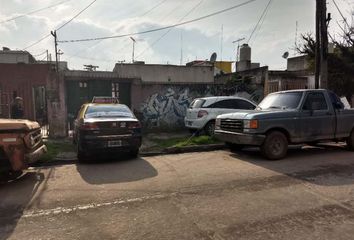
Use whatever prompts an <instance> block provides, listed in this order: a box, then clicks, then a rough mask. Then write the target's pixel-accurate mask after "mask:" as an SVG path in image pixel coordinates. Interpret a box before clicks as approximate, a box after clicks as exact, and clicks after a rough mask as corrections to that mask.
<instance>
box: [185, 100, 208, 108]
mask: <svg viewBox="0 0 354 240" xmlns="http://www.w3.org/2000/svg"><path fill="white" fill-rule="evenodd" d="M204 103H205V100H204V99H195V100H194V101H193V102H192V103H191V104H190V105H189V108H201V107H202V106H203V104H204Z"/></svg>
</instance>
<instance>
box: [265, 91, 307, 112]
mask: <svg viewBox="0 0 354 240" xmlns="http://www.w3.org/2000/svg"><path fill="white" fill-rule="evenodd" d="M301 98H302V92H285V93H273V94H269V95H268V96H267V97H266V98H264V99H263V101H262V102H261V103H260V104H259V105H258V106H259V107H260V109H272V108H279V109H282V108H284V109H286V108H289V109H295V108H297V107H298V106H299V104H300V100H301Z"/></svg>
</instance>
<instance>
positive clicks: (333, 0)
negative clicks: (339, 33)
mask: <svg viewBox="0 0 354 240" xmlns="http://www.w3.org/2000/svg"><path fill="white" fill-rule="evenodd" d="M332 2H333V3H334V5H335V6H336V8H337V10H338V12H339V14H340V15H341V16H342V18H343V20H344V22H345V24H346V25H347V27H348V28H349V29H350V26H349V23H348V21H347V19H346V18H345V17H344V15H343V13H342V11H341V10H340V8H339V6H338V5H337V3H336V1H335V0H332Z"/></svg>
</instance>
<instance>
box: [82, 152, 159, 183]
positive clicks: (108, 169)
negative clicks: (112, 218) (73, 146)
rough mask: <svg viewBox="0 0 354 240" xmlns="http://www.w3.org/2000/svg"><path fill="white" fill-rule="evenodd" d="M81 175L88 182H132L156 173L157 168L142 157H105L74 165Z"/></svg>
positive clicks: (153, 175) (150, 176)
mask: <svg viewBox="0 0 354 240" xmlns="http://www.w3.org/2000/svg"><path fill="white" fill-rule="evenodd" d="M76 168H77V171H78V172H79V173H80V175H81V177H82V178H83V179H84V180H85V181H86V182H88V183H90V184H107V183H124V182H133V181H138V180H142V179H146V178H152V177H155V176H157V175H158V172H157V170H156V169H155V168H154V167H153V166H152V165H151V164H150V163H149V162H147V161H146V160H144V159H143V158H140V157H138V158H135V159H131V158H129V157H125V156H123V157H120V159H118V160H117V159H116V158H106V159H102V158H100V159H97V160H95V161H90V163H84V164H83V163H79V164H77V165H76Z"/></svg>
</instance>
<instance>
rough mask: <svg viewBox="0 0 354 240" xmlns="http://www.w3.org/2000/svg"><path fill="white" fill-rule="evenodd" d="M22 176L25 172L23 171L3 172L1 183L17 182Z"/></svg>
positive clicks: (0, 176)
mask: <svg viewBox="0 0 354 240" xmlns="http://www.w3.org/2000/svg"><path fill="white" fill-rule="evenodd" d="M22 174H23V172H22V171H21V170H19V171H13V170H9V171H6V172H1V173H0V182H7V181H13V180H16V179H17V178H19V177H20V176H21V175H22Z"/></svg>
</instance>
